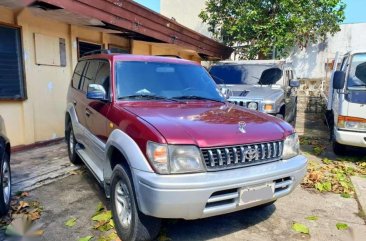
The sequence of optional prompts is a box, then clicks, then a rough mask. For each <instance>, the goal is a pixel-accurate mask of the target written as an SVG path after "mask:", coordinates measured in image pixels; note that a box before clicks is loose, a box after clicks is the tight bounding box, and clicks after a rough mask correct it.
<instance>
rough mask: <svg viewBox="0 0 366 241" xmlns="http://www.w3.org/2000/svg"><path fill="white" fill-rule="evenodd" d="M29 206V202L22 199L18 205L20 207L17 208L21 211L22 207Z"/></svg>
mask: <svg viewBox="0 0 366 241" xmlns="http://www.w3.org/2000/svg"><path fill="white" fill-rule="evenodd" d="M27 207H29V203H27V202H24V201H20V202H19V205H18V208H17V212H19V211H20V210H21V209H23V208H27Z"/></svg>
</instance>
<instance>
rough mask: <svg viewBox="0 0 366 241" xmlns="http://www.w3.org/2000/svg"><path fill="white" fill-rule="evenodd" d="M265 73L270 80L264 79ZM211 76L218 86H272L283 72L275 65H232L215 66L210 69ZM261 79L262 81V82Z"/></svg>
mask: <svg viewBox="0 0 366 241" xmlns="http://www.w3.org/2000/svg"><path fill="white" fill-rule="evenodd" d="M266 70H267V71H266ZM265 71H266V72H265ZM263 72H264V73H265V76H266V78H268V77H270V78H269V79H263V76H262V74H263ZM279 73H280V74H279ZM210 74H211V76H212V77H213V79H214V80H215V82H216V83H217V84H229V85H255V84H263V85H270V84H276V83H277V82H278V80H280V79H281V77H282V70H281V69H280V68H278V66H276V65H273V64H272V65H270V64H241V65H232V64H230V65H216V66H213V67H212V68H211V69H210ZM261 77H262V80H261V81H260V79H261Z"/></svg>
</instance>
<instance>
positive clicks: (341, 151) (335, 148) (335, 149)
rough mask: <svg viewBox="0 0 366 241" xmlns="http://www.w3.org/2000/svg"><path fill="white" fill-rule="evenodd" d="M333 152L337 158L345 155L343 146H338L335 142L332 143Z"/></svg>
mask: <svg viewBox="0 0 366 241" xmlns="http://www.w3.org/2000/svg"><path fill="white" fill-rule="evenodd" d="M332 146H333V152H334V154H336V155H337V156H344V155H345V154H346V149H347V147H346V146H345V145H342V144H339V143H338V142H337V141H336V140H333V141H332Z"/></svg>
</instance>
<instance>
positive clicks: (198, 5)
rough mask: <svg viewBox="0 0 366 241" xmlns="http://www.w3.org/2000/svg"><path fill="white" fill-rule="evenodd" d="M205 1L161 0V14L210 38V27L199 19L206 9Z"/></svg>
mask: <svg viewBox="0 0 366 241" xmlns="http://www.w3.org/2000/svg"><path fill="white" fill-rule="evenodd" d="M205 2H206V1H205V0H160V13H161V14H162V15H164V16H166V17H168V18H174V19H175V20H176V21H177V22H178V23H180V24H182V25H184V26H186V27H188V28H190V29H192V30H194V31H196V32H199V33H201V34H203V35H206V36H208V37H211V36H212V35H211V34H210V33H209V32H208V26H207V25H206V24H203V23H202V20H201V19H200V18H199V17H198V15H199V14H200V12H201V10H203V9H205Z"/></svg>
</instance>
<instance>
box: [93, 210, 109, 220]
mask: <svg viewBox="0 0 366 241" xmlns="http://www.w3.org/2000/svg"><path fill="white" fill-rule="evenodd" d="M111 218H112V212H111V211H105V212H102V213H100V214H97V215H96V216H94V217H92V220H93V221H96V222H99V221H109V220H111Z"/></svg>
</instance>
